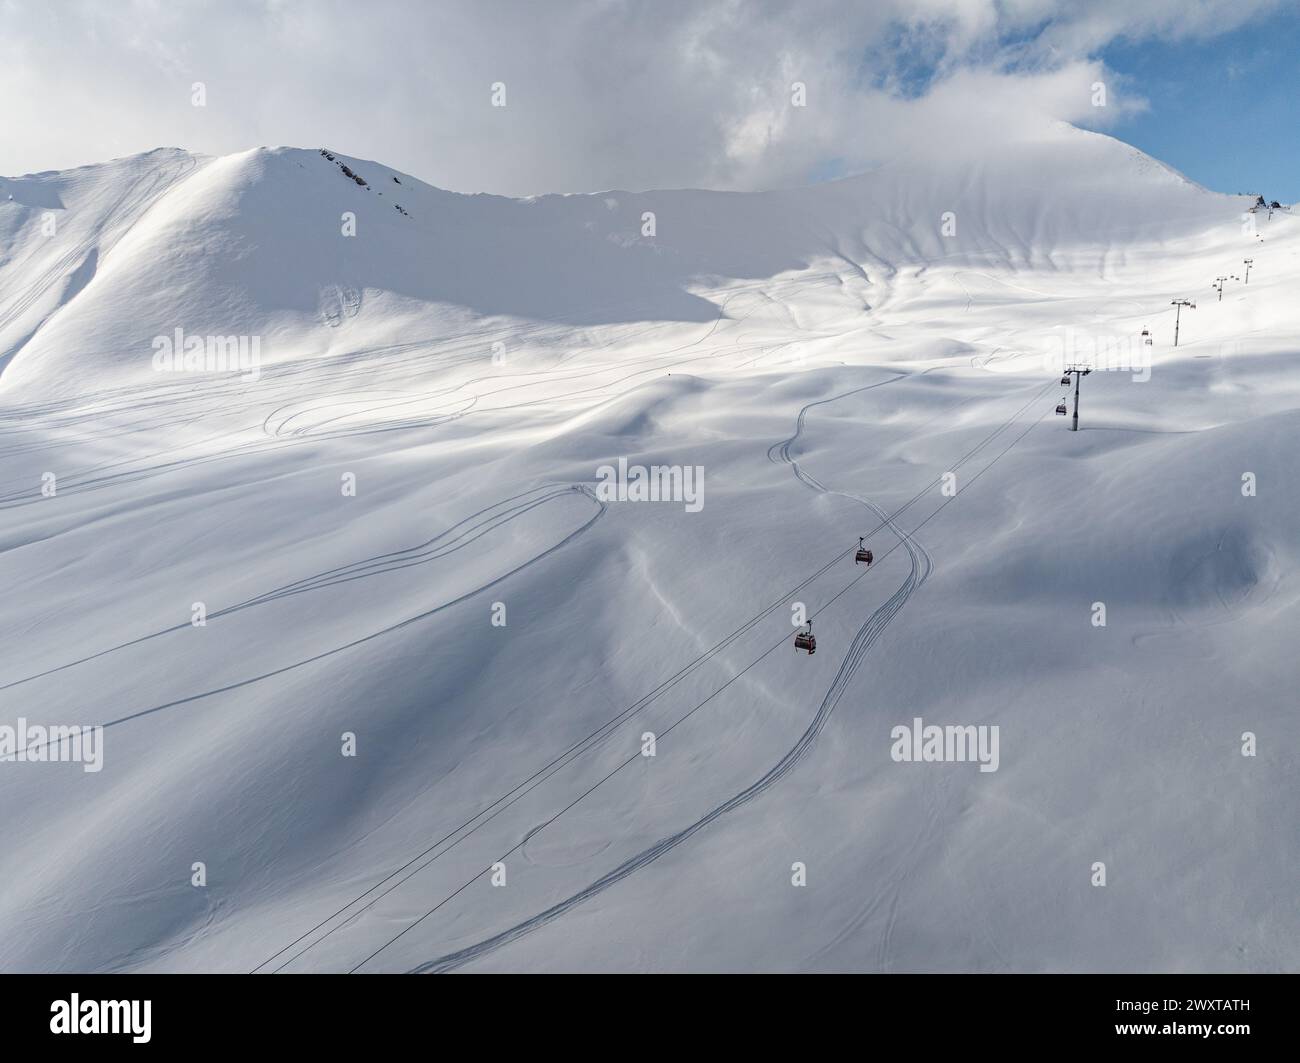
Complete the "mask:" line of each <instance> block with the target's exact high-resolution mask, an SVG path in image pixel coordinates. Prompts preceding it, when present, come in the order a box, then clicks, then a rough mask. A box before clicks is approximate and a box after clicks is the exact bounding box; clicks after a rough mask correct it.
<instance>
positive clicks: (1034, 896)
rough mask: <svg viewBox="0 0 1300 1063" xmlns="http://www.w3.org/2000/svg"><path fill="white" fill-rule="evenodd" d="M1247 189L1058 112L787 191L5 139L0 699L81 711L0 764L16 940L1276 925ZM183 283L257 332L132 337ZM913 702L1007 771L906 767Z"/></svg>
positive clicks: (1081, 933)
mask: <svg viewBox="0 0 1300 1063" xmlns="http://www.w3.org/2000/svg"><path fill="white" fill-rule="evenodd" d="M331 154H333V153H331ZM343 166H347V167H348V168H349V169H350V170H351V171H352V172H354V173H355V174H358V175H360V176H361V177H362V179H363V180H364V181H365V182H366V184H365V185H360V184H357V183H356V182H355V181H353V180H351V179H349V178H348V177H347V176H346V175H345V174H344V173H343V171H342V167H343ZM1250 203H1251V200H1250V199H1249V198H1246V197H1230V196H1222V195H1217V194H1214V193H1211V192H1208V191H1206V190H1204V189H1201V188H1199V187H1198V186H1196V185H1194V184H1193V183H1191V182H1189V181H1187V180H1186V179H1185V178H1183V177H1181V175H1178V174H1176V173H1174V172H1173V171H1171V170H1169V169H1168V168H1166V167H1164V166H1162V165H1161V164H1159V163H1158V162H1156V161H1154V160H1152V159H1149V158H1147V157H1146V156H1144V155H1142V154H1141V153H1140V152H1137V151H1135V150H1134V149H1132V148H1130V147H1128V146H1126V145H1123V144H1121V143H1119V142H1117V141H1114V140H1112V139H1110V138H1106V137H1102V136H1098V135H1096V134H1091V133H1084V132H1081V131H1078V130H1075V129H1072V128H1070V127H1068V126H1057V127H1054V128H1052V129H1050V130H1046V131H1035V133H1034V135H1033V136H1030V135H1029V134H1027V133H1026V134H1024V135H1023V136H1021V137H1018V138H1016V137H1009V138H1008V139H1007V141H1006V142H1004V143H1001V144H996V145H988V146H987V147H986V149H985V150H984V151H982V152H981V154H980V155H979V157H976V158H962V157H954V158H952V159H949V160H947V161H945V162H944V163H943V164H939V165H936V164H935V163H933V162H925V163H922V162H919V161H914V162H910V163H909V162H900V163H899V164H897V165H893V166H888V167H884V168H882V169H881V170H878V171H875V172H873V173H871V174H867V175H864V176H861V177H856V178H851V179H848V180H844V181H838V182H834V183H830V184H825V185H819V186H815V187H811V188H802V189H792V190H787V191H777V192H768V193H761V194H737V193H714V192H704V191H668V192H643V193H640V192H638V193H628V192H621V191H614V192H608V193H603V194H600V195H592V196H543V197H538V198H535V199H530V200H522V201H515V200H507V199H502V198H499V197H492V196H467V195H459V194H454V193H450V192H445V191H442V190H439V189H435V188H432V187H430V186H428V185H425V184H423V183H421V182H419V181H418V180H416V179H415V178H412V177H410V176H408V175H406V174H403V173H400V172H397V171H393V170H390V169H388V168H386V167H384V166H382V165H380V164H378V163H374V162H369V161H364V160H358V159H352V158H350V157H347V156H341V155H334V157H333V158H330V157H327V156H325V155H322V154H321V153H320V152H318V151H316V150H299V149H287V148H277V149H259V150H256V151H252V152H246V153H243V154H240V155H234V156H228V157H223V158H216V159H205V158H198V157H193V156H190V155H188V154H186V153H184V152H180V151H175V150H160V151H158V152H153V153H150V154H149V155H145V156H139V157H136V158H132V159H124V160H117V161H114V162H112V163H107V164H104V165H103V166H97V167H88V168H84V169H81V170H77V171H71V172H68V173H61V174H37V175H31V176H26V177H20V178H9V179H0V367H2V369H3V371H2V373H0V398H3V400H4V402H3V408H0V455H3V456H2V457H0V461H2V462H3V466H2V467H0V480H2V481H3V484H2V487H0V502H2V504H3V507H4V510H5V519H4V520H3V522H0V529H2V531H0V574H2V575H3V578H4V580H5V585H6V587H7V588H8V593H7V594H6V598H5V602H6V608H5V609H4V610H3V612H2V613H0V646H3V647H4V650H3V656H0V699H2V700H0V724H5V723H11V724H12V723H13V722H14V721H15V720H16V719H17V717H19V716H25V717H26V718H28V719H29V720H31V721H40V722H47V723H68V724H71V723H99V724H104V725H106V730H105V732H104V743H105V744H104V767H103V770H102V771H100V772H98V773H90V772H84V771H82V770H81V768H80V766H78V765H73V764H59V765H49V764H13V763H0V801H3V807H4V808H5V809H7V810H8V809H20V810H22V814H21V815H18V816H14V815H11V816H7V817H5V818H4V821H3V825H2V826H0V840H2V841H3V847H2V848H0V853H2V854H3V855H0V882H3V884H4V885H3V889H2V890H0V968H2V969H6V970H66V969H85V970H122V969H126V970H136V969H165V970H193V969H203V970H209V969H211V970H232V971H238V970H251V969H254V968H256V969H259V970H274V969H277V968H279V967H281V966H285V967H286V969H290V970H351V969H354V968H359V969H361V970H366V971H371V970H444V969H474V970H503V969H539V970H555V969H562V970H573V969H582V970H585V969H598V970H625V969H648V970H706V969H753V968H758V969H764V970H778V969H779V970H806V969H815V970H823V969H834V970H838V969H854V970H1127V969H1159V970H1207V969H1213V970H1220V969H1244V970H1276V969H1288V970H1294V969H1296V968H1297V966H1300V962H1298V960H1297V957H1298V955H1300V932H1298V913H1297V910H1296V901H1295V898H1296V891H1295V888H1294V887H1295V880H1296V868H1297V867H1298V866H1300V859H1298V858H1300V837H1298V835H1297V832H1296V830H1295V824H1296V823H1297V822H1300V796H1298V795H1297V789H1296V784H1295V779H1296V766H1297V765H1296V753H1295V751H1296V749H1297V738H1300V724H1298V723H1297V720H1296V714H1295V711H1294V696H1293V691H1294V689H1295V686H1296V680H1297V678H1298V676H1297V666H1296V664H1295V662H1294V655H1293V654H1292V653H1291V645H1292V644H1293V643H1294V633H1295V631H1296V620H1297V600H1298V597H1300V585H1298V584H1297V581H1296V577H1295V561H1296V558H1297V553H1298V552H1300V519H1298V518H1300V505H1298V504H1297V500H1296V497H1295V492H1294V490H1293V484H1294V475H1293V474H1292V472H1291V470H1290V462H1289V455H1290V454H1291V453H1293V452H1294V450H1295V448H1296V444H1297V442H1298V441H1300V440H1298V439H1297V437H1298V436H1300V427H1298V424H1297V417H1296V410H1297V407H1298V406H1300V385H1298V384H1297V383H1296V377H1295V373H1294V370H1293V366H1294V360H1295V358H1296V356H1297V344H1296V340H1295V336H1296V334H1297V324H1300V321H1298V318H1300V310H1297V308H1296V306H1295V301H1294V298H1293V293H1294V288H1295V283H1296V279H1297V264H1298V263H1297V251H1298V250H1300V225H1297V223H1296V220H1295V219H1294V218H1293V217H1291V216H1290V215H1289V213H1287V212H1279V213H1275V214H1274V215H1273V217H1272V218H1271V219H1267V218H1266V217H1265V216H1264V215H1258V216H1254V220H1255V221H1256V223H1257V228H1256V230H1255V231H1251V230H1250V229H1249V227H1247V226H1244V225H1243V220H1242V215H1243V211H1245V209H1246V208H1247V207H1248V206H1249V205H1250ZM398 205H400V207H401V209H400V210H399V209H398ZM647 214H651V215H653V223H654V234H653V235H652V236H650V235H643V227H644V226H645V225H646V224H647V219H646V215H647ZM949 214H951V216H952V217H951V218H947V217H946V216H947V215H949ZM50 217H53V218H54V219H55V222H56V224H55V226H54V229H53V231H52V232H51V231H50V229H49V218H50ZM350 219H355V234H356V235H355V236H349V235H344V230H345V229H347V228H349V227H350V226H351V221H350ZM954 226H955V229H954ZM1246 257H1253V259H1254V267H1253V271H1252V273H1251V276H1250V283H1249V285H1243V284H1242V283H1241V282H1240V281H1230V282H1229V283H1228V285H1227V286H1226V287H1225V290H1224V295H1223V301H1222V302H1217V301H1215V299H1216V293H1215V292H1213V291H1212V290H1211V289H1210V286H1209V285H1210V281H1211V280H1213V279H1214V277H1216V276H1218V275H1220V274H1226V275H1232V274H1237V275H1240V274H1241V271H1242V268H1243V267H1242V266H1241V262H1242V259H1243V258H1246ZM1178 297H1189V298H1193V299H1195V300H1196V301H1197V303H1198V306H1197V308H1196V309H1195V310H1184V311H1183V316H1182V339H1181V343H1180V345H1179V346H1178V347H1177V348H1174V347H1172V345H1171V344H1172V328H1173V308H1172V307H1171V306H1170V305H1169V304H1170V300H1172V299H1174V298H1178ZM1144 327H1145V328H1149V329H1150V330H1152V332H1153V333H1154V343H1153V344H1152V346H1151V347H1149V348H1145V347H1143V345H1142V344H1141V342H1140V340H1139V338H1138V336H1139V333H1140V331H1141V329H1143V328H1144ZM178 328H179V329H181V330H182V331H183V333H184V334H186V335H191V336H208V335H219V336H234V337H245V338H252V337H255V338H256V339H257V342H258V345H259V351H260V355H261V364H260V366H259V371H258V373H257V379H255V380H254V379H249V378H248V377H247V375H242V376H241V375H240V374H237V373H225V374H187V373H158V372H156V371H155V369H154V361H153V356H154V354H155V350H156V343H155V341H156V340H157V339H158V337H171V336H173V335H174V333H175V330H176V329H178ZM1148 354H1149V355H1150V358H1151V362H1150V371H1149V373H1145V372H1136V373H1135V372H1132V371H1126V372H1121V371H1098V372H1096V373H1093V374H1092V375H1091V376H1089V377H1088V378H1087V379H1086V380H1085V381H1084V383H1083V403H1082V408H1081V409H1082V428H1083V430H1082V431H1081V432H1080V433H1078V434H1071V433H1069V432H1067V431H1065V427H1064V424H1063V422H1064V420H1065V419H1063V418H1056V417H1053V416H1052V408H1053V406H1054V405H1055V404H1056V402H1057V401H1058V400H1059V399H1060V397H1061V394H1062V393H1063V392H1064V389H1062V388H1060V387H1059V386H1058V378H1059V372H1060V365H1061V363H1062V360H1069V361H1082V362H1088V363H1090V364H1093V365H1096V366H1097V367H1098V369H1099V370H1104V369H1106V368H1107V367H1111V366H1114V365H1117V364H1118V365H1121V366H1123V367H1124V368H1128V369H1132V368H1133V366H1132V365H1131V364H1130V363H1129V362H1126V361H1125V360H1124V359H1126V358H1134V357H1136V358H1145V357H1146V356H1147V355H1148ZM1146 377H1149V379H1145V378H1146ZM620 458H625V459H627V460H628V461H629V462H631V463H633V464H636V463H640V464H644V465H650V464H655V463H663V464H674V465H681V466H701V467H703V469H704V496H703V499H704V504H703V507H702V509H701V510H700V511H699V512H689V511H687V508H686V507H685V506H684V505H683V504H682V503H680V502H679V503H675V504H674V503H655V504H650V503H636V502H626V501H624V502H619V501H606V500H604V499H602V498H601V497H600V496H599V495H598V494H597V492H596V491H595V483H596V481H597V478H598V475H599V474H598V471H597V470H598V469H599V468H600V467H601V466H602V465H605V464H617V462H618V460H619V459H620ZM949 471H951V472H954V473H955V474H956V479H955V483H956V486H957V489H958V490H957V494H956V496H955V497H950V496H949V495H948V494H945V493H943V477H944V474H945V473H946V472H949ZM48 473H52V474H54V476H55V477H56V479H55V481H54V483H55V484H56V485H57V490H56V492H55V493H54V494H53V495H52V496H48V495H43V494H42V485H43V484H44V483H48V482H49V481H48V478H46V474H48ZM1245 473H1253V474H1254V477H1255V482H1256V483H1257V485H1258V491H1257V493H1256V494H1255V495H1254V496H1253V497H1246V496H1243V494H1242V490H1241V486H1242V477H1243V474H1245ZM348 477H351V478H353V481H354V482H355V485H356V490H355V495H352V494H347V493H345V492H344V490H343V486H344V484H345V481H346V482H353V481H348ZM912 533H914V534H912ZM863 534H868V535H869V536H870V539H871V543H872V546H873V549H874V552H875V556H876V563H875V564H873V565H872V566H871V568H870V569H867V570H864V569H862V568H858V567H855V566H854V565H853V561H852V552H851V550H850V548H851V547H854V546H856V543H857V537H858V536H859V535H863ZM845 551H849V552H848V553H847V554H846V553H845ZM196 602H202V603H204V605H205V607H206V610H207V623H206V625H204V626H201V627H195V626H193V625H192V624H191V622H190V621H191V616H192V610H193V606H194V603H196ZM794 602H802V603H805V605H806V606H807V609H808V611H809V612H811V613H813V614H814V615H815V628H816V632H817V635H818V652H817V653H816V655H814V656H812V657H805V656H803V655H796V654H795V653H794V651H793V649H792V648H791V643H790V639H791V636H792V632H793V628H792V626H791V620H790V617H791V604H792V603H794ZM1098 602H1101V603H1104V604H1105V606H1106V612H1107V622H1106V626H1105V627H1096V626H1094V625H1093V623H1092V617H1093V616H1094V613H1095V607H1094V603H1098ZM496 603H500V606H501V607H503V608H504V611H505V617H506V622H505V624H504V626H499V625H496V624H494V623H493V617H494V614H496V615H498V616H499V614H500V608H494V607H495V606H496ZM918 716H919V717H922V718H924V720H925V721H926V722H933V723H938V724H988V725H994V724H996V725H998V727H999V728H1000V735H1001V740H1000V750H1001V752H1000V765H999V767H998V770H997V771H996V772H988V773H983V772H980V771H978V770H977V768H976V766H975V765H973V764H907V763H896V762H895V761H894V760H892V759H891V757H890V748H891V744H892V741H891V737H890V731H891V728H893V727H894V726H895V725H898V724H901V723H910V722H911V720H912V719H913V718H914V717H918ZM1246 731H1250V732H1252V733H1254V734H1255V735H1256V736H1257V741H1258V755H1257V756H1255V757H1253V758H1252V757H1243V756H1242V755H1241V752H1240V750H1241V736H1242V734H1243V732H1246ZM646 732H653V733H654V734H655V735H656V736H657V738H658V742H657V752H656V756H655V757H653V758H645V757H641V756H640V755H639V750H640V748H641V743H642V740H643V739H642V736H643V735H644V734H645V733H646ZM345 733H349V734H354V735H355V736H356V743H357V756H355V757H344V756H341V755H340V749H341V746H342V745H343V739H342V737H341V736H342V735H344V734H345ZM498 861H500V862H502V863H504V865H505V869H506V885H505V887H504V888H499V887H495V886H493V884H492V881H491V875H490V873H489V871H488V869H489V868H490V867H491V865H493V864H494V863H497V862H498ZM1099 861H1100V862H1104V863H1105V864H1106V869H1107V884H1106V885H1105V886H1104V887H1098V886H1093V885H1091V884H1090V880H1091V878H1092V877H1093V874H1094V872H1093V865H1094V863H1095V862H1099ZM196 862H201V863H202V864H203V865H204V866H205V869H206V875H207V881H206V885H204V886H201V887H196V886H194V885H192V883H191V877H192V874H193V870H192V869H193V866H194V865H195V863H196ZM795 862H801V863H803V864H805V865H806V868H807V881H808V884H807V886H806V887H803V888H797V887H794V886H792V885H791V866H792V864H794V863H795ZM399 935H400V936H399Z"/></svg>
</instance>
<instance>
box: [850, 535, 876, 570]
mask: <svg viewBox="0 0 1300 1063" xmlns="http://www.w3.org/2000/svg"><path fill="white" fill-rule="evenodd" d="M865 538H866V537H865V536H861V535H860V536H858V552H857V554H856V555H855V556H854V558H853V563H854V564H855V565H870V564H871V562H872V561H874V560H875V557H874V555H873V554H872V553H871V551H870V550H868V549H867V548H866V545H865V544H864V540H865Z"/></svg>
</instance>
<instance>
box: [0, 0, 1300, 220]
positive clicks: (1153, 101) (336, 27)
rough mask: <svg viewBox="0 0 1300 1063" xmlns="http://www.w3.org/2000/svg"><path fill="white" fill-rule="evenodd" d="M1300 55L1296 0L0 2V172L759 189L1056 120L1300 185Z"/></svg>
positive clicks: (1223, 178)
mask: <svg viewBox="0 0 1300 1063" xmlns="http://www.w3.org/2000/svg"><path fill="white" fill-rule="evenodd" d="M1287 35H1289V36H1287ZM1298 45H1300V34H1297V32H1296V4H1295V2H1294V0H1230V2H1229V0H1201V2H1195V0H857V2H852V0H792V2H777V0H747V2H742V0H411V2H398V0H350V2H346V3H345V2H335V0H94V2H86V0H0V123H2V124H0V173H4V174H10V175H15V174H20V173H24V172H31V171H35V170H42V169H60V168H64V167H68V166H73V165H79V164H82V163H87V162H95V161H100V160H103V159H106V158H110V157H114V156H119V155H126V154H131V153H134V152H137V151H144V150H148V149H150V148H154V147H158V146H160V145H178V146H181V147H185V148H189V149H191V150H195V151H201V152H206V153H211V154H218V153H225V152H231V151H238V150H242V149H244V148H248V147H254V146H257V145H262V144H292V145H297V146H303V147H317V146H321V145H328V146H330V147H333V148H335V149H337V150H340V151H343V152H345V153H347V154H350V155H356V156H361V157H363V158H371V159H379V160H382V161H383V162H385V163H387V164H389V165H392V166H394V167H397V168H398V169H402V170H405V171H407V172H410V173H413V174H415V175H417V176H419V177H421V178H423V179H425V180H427V181H430V182H431V183H433V184H436V185H440V186H442V187H445V188H452V189H455V190H458V191H467V192H477V191H486V192H498V193H505V194H511V195H526V194H532V193H540V192H552V191H554V192H583V191H594V190H601V189H608V188H626V189H644V188H660V187H679V186H702V187H712V188H763V187H776V186H783V185H791V184H800V183H805V182H808V181H812V180H820V179H825V178H827V177H833V176H838V175H840V174H845V173H852V172H856V171H860V170H862V169H866V168H869V167H870V166H872V165H874V164H876V163H878V162H880V161H883V160H885V159H888V158H890V157H893V156H896V155H899V154H901V153H909V154H915V153H925V152H942V151H945V150H951V149H952V147H953V146H954V144H956V143H957V142H959V141H962V140H979V141H982V140H984V139H985V138H987V137H989V136H991V135H995V134H996V135H1004V134H1006V133H1008V132H1015V131H1027V130H1032V128H1033V126H1034V124H1035V123H1036V122H1040V121H1042V120H1044V119H1045V118H1060V119H1065V120H1067V121H1071V122H1075V123H1077V124H1080V125H1085V126H1088V127H1089V128H1095V129H1102V130H1104V131H1107V132H1111V133H1114V134H1115V135H1118V136H1120V137H1122V138H1124V139H1127V140H1130V141H1131V142H1133V143H1136V144H1138V145H1139V146H1141V147H1145V148H1147V149H1148V150H1153V152H1154V153H1155V154H1157V155H1158V156H1159V157H1161V158H1163V159H1164V160H1165V161H1167V162H1170V163H1171V164H1173V165H1175V166H1177V167H1179V168H1180V169H1183V170H1184V171H1185V172H1187V173H1189V175H1191V176H1192V177H1195V178H1197V179H1198V180H1201V181H1202V182H1203V183H1206V184H1209V185H1211V186H1212V187H1216V188H1220V189H1221V190H1223V191H1242V190H1270V193H1269V194H1270V195H1281V196H1282V197H1283V198H1296V197H1297V195H1300V180H1297V177H1296V173H1297V170H1298V169H1300V157H1297V155H1296V147H1295V144H1294V142H1295V141H1296V139H1297V138H1296V137H1295V135H1294V130H1295V125H1296V117H1297V115H1296V105H1295V103H1294V100H1295V99H1296V90H1297V81H1296V65H1297V60H1296V58H1295V56H1296V54H1297V46H1298ZM196 82H201V83H202V84H203V89H204V92H205V95H206V101H205V106H202V107H196V106H194V105H193V98H194V85H195V83H196ZM795 82H801V83H803V84H804V85H805V86H806V90H805V91H806V106H804V107H794V106H792V105H791V104H792V86H793V85H794V83H795ZM494 83H501V84H504V86H505V106H504V107H494V106H493V98H492V94H493V85H494ZM1097 83H1102V84H1104V85H1105V88H1106V94H1105V105H1104V106H1098V105H1097V104H1096V100H1097V93H1096V89H1095V86H1096V85H1097ZM1279 107H1280V108H1282V113H1281V114H1279V113H1278V111H1277V110H1275V108H1279ZM1288 181H1289V182H1290V184H1289V186H1287V187H1286V188H1285V189H1284V188H1283V185H1284V184H1286V183H1287V182H1288ZM1270 182H1271V183H1270ZM1288 192H1289V193H1290V196H1289V197H1288V195H1287V193H1288Z"/></svg>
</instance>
